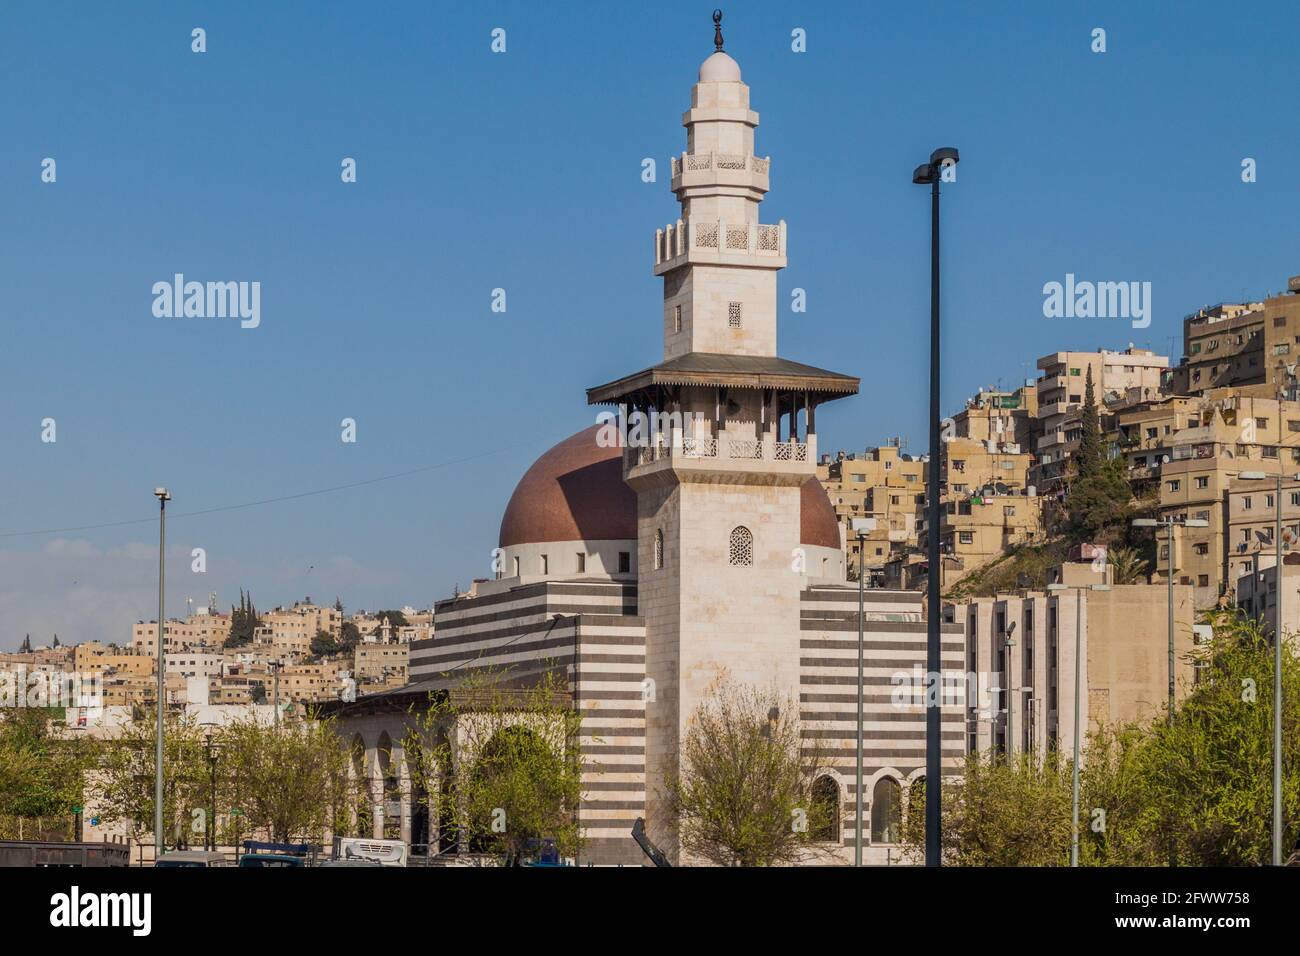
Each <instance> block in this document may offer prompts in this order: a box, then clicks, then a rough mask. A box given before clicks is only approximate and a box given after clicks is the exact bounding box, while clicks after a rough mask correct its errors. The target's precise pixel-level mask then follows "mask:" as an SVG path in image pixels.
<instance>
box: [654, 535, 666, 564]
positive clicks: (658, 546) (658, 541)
mask: <svg viewBox="0 0 1300 956" xmlns="http://www.w3.org/2000/svg"><path fill="white" fill-rule="evenodd" d="M663 566H664V533H663V531H662V530H661V529H659V528H656V529H655V570H656V571H658V570H659V569H660V568H662V567H663Z"/></svg>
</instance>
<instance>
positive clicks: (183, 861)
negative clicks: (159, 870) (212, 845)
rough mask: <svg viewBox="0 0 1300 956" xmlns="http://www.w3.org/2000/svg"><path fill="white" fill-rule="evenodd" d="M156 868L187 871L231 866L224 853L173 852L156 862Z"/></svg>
mask: <svg viewBox="0 0 1300 956" xmlns="http://www.w3.org/2000/svg"><path fill="white" fill-rule="evenodd" d="M153 865H154V866H160V867H168V868H179V867H184V868H185V869H195V868H202V869H211V868H212V867H217V866H229V865H230V863H229V861H227V860H226V855H225V854H224V853H216V852H213V851H210V850H173V851H172V852H171V853H164V854H163V855H162V856H160V857H159V858H158V859H157V860H155V861H154V864H153Z"/></svg>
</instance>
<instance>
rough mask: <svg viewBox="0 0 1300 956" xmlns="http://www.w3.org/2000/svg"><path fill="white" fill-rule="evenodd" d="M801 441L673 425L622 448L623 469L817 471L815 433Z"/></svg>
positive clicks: (638, 473)
mask: <svg viewBox="0 0 1300 956" xmlns="http://www.w3.org/2000/svg"><path fill="white" fill-rule="evenodd" d="M805 439H806V440H805V441H776V439H775V437H774V436H773V435H771V434H766V435H760V436H757V437H756V436H755V435H754V432H753V427H752V426H748V427H745V428H742V430H741V431H740V432H738V433H731V432H728V430H727V429H725V428H724V429H721V430H720V431H718V433H717V434H716V435H705V436H702V437H701V436H694V435H683V434H682V433H681V431H679V430H677V429H673V431H672V432H671V433H670V434H661V435H659V436H657V438H656V439H655V440H654V441H652V442H649V443H646V444H642V445H637V446H629V447H627V448H625V449H623V474H624V476H625V477H626V478H628V479H634V478H640V477H644V476H649V475H651V474H654V473H657V472H667V471H677V472H706V471H711V472H729V473H737V474H754V475H759V474H763V475H782V474H788V475H790V476H792V477H796V478H802V477H806V476H808V475H810V474H813V473H814V471H815V466H816V461H817V436H816V435H807V436H805Z"/></svg>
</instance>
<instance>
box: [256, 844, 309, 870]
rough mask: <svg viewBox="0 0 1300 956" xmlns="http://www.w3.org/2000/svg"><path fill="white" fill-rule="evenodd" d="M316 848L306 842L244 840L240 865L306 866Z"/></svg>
mask: <svg viewBox="0 0 1300 956" xmlns="http://www.w3.org/2000/svg"><path fill="white" fill-rule="evenodd" d="M315 855H316V848H315V847H313V846H310V845H309V844H306V843H262V842H259V841H257V840H245V841H244V853H243V855H242V856H240V858H239V865H240V866H241V867H272V866H306V865H307V863H308V861H309V860H311V859H314V858H315Z"/></svg>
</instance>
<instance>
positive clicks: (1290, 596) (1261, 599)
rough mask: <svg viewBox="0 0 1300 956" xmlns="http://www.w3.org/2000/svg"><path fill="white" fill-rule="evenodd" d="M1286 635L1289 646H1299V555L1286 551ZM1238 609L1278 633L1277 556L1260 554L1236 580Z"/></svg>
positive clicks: (1257, 553) (1284, 606) (1284, 609)
mask: <svg viewBox="0 0 1300 956" xmlns="http://www.w3.org/2000/svg"><path fill="white" fill-rule="evenodd" d="M1282 584H1283V592H1284V593H1283V600H1284V603H1283V606H1282V615H1283V619H1284V620H1283V624H1284V627H1283V632H1284V635H1285V639H1286V642H1287V644H1288V645H1291V646H1293V647H1294V646H1296V645H1297V644H1300V552H1294V551H1293V552H1291V553H1287V552H1285V551H1284V552H1283V554H1282ZM1234 590H1235V592H1236V596H1237V606H1238V607H1240V608H1241V609H1242V611H1244V612H1245V614H1246V616H1247V617H1250V618H1252V619H1253V620H1257V621H1260V622H1262V623H1263V625H1264V628H1265V630H1267V631H1268V633H1270V634H1274V633H1276V632H1277V593H1278V592H1277V554H1276V552H1274V553H1269V552H1267V551H1257V552H1255V553H1254V554H1253V555H1251V557H1250V560H1249V562H1247V563H1246V564H1245V565H1244V566H1243V570H1242V573H1241V574H1240V575H1239V576H1238V577H1236V578H1235V579H1234Z"/></svg>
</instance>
